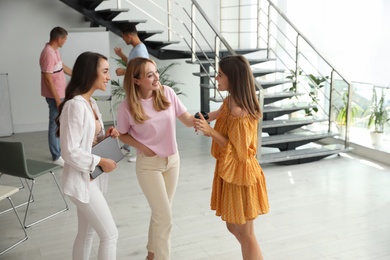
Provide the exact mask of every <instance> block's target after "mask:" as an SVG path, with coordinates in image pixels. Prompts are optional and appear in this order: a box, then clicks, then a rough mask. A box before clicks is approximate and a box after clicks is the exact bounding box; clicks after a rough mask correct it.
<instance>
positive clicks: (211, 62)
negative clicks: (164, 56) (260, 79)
mask: <svg viewBox="0 0 390 260" xmlns="http://www.w3.org/2000/svg"><path fill="white" fill-rule="evenodd" d="M247 60H248V62H249V64H251V65H254V64H259V63H263V62H267V61H274V60H276V59H273V58H270V59H269V58H264V59H247ZM186 63H188V64H193V65H197V64H211V65H214V64H215V60H214V59H209V60H207V59H204V60H195V61H191V60H186Z"/></svg>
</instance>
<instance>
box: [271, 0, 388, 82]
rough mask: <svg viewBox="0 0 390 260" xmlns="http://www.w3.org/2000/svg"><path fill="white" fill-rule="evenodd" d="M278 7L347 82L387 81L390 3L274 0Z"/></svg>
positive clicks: (347, 0)
mask: <svg viewBox="0 0 390 260" xmlns="http://www.w3.org/2000/svg"><path fill="white" fill-rule="evenodd" d="M277 2H278V6H279V8H281V9H282V11H283V12H284V13H285V14H286V15H287V16H288V18H289V19H290V20H291V21H292V22H293V23H294V24H295V25H296V26H297V27H298V29H299V30H300V31H301V32H302V33H303V34H304V35H305V36H306V37H307V38H309V40H310V41H311V42H312V43H313V44H314V46H315V47H316V48H317V49H318V50H319V51H320V53H321V54H323V56H325V57H326V58H327V59H328V60H329V61H330V63H331V64H332V65H333V66H335V67H336V69H337V70H339V71H340V72H341V73H342V75H344V76H345V77H346V78H347V79H348V80H349V81H360V82H367V83H373V84H374V85H381V86H387V85H388V84H389V83H390V77H389V73H388V71H389V70H390V50H389V47H388V46H389V44H390V30H389V25H390V17H389V15H388V13H389V11H390V2H389V1H386V0H343V1H340V0H317V1H313V0H294V1H291V0H290V1H287V0H278V1H277Z"/></svg>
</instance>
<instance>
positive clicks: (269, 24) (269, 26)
mask: <svg viewBox="0 0 390 260" xmlns="http://www.w3.org/2000/svg"><path fill="white" fill-rule="evenodd" d="M267 26H268V28H267V29H268V30H267V58H269V54H270V51H271V45H270V41H271V4H270V3H268V23H267Z"/></svg>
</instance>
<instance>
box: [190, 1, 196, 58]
mask: <svg viewBox="0 0 390 260" xmlns="http://www.w3.org/2000/svg"><path fill="white" fill-rule="evenodd" d="M195 29H196V27H195V5H194V3H192V4H191V61H192V62H194V61H195V60H196V57H195V52H196V45H195Z"/></svg>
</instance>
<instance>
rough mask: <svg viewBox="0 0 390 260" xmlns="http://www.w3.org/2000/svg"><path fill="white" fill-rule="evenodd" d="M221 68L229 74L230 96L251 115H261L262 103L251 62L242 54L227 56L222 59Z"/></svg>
mask: <svg viewBox="0 0 390 260" xmlns="http://www.w3.org/2000/svg"><path fill="white" fill-rule="evenodd" d="M219 68H220V69H221V70H222V72H223V73H224V74H225V75H226V76H227V78H228V82H229V89H228V90H229V93H230V97H231V98H232V99H233V100H234V102H235V103H236V104H237V106H239V107H240V108H241V109H243V110H245V111H246V112H247V113H248V114H249V115H250V116H251V117H253V118H255V119H259V118H260V117H261V111H260V105H259V101H258V98H257V95H256V87H255V79H254V77H253V73H252V70H251V67H250V65H249V62H248V61H247V59H246V58H245V57H243V56H240V55H234V56H227V57H224V58H222V59H221V60H220V62H219Z"/></svg>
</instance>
